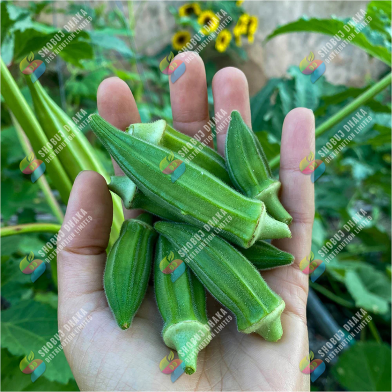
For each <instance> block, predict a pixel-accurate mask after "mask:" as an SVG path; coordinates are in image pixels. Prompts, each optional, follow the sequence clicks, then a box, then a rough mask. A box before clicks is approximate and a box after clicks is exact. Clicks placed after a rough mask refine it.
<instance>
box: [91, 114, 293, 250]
mask: <svg viewBox="0 0 392 392" xmlns="http://www.w3.org/2000/svg"><path fill="white" fill-rule="evenodd" d="M91 126H92V128H93V130H94V132H95V134H96V135H97V136H98V138H99V139H100V140H101V142H102V144H103V145H104V146H105V148H106V149H107V150H108V152H109V153H110V154H111V156H112V157H113V158H114V160H115V161H116V162H117V163H118V164H119V166H120V167H121V169H122V170H123V171H124V173H125V174H126V175H127V176H128V177H129V178H130V179H131V180H132V181H133V182H134V183H135V184H136V185H137V187H138V188H139V189H140V190H141V191H142V192H143V194H145V195H146V196H147V197H148V198H150V199H151V200H152V201H154V202H156V203H158V204H160V205H161V206H162V207H164V208H166V209H167V210H168V211H169V212H170V213H171V214H174V215H175V216H176V217H177V218H178V220H181V221H185V222H188V223H191V224H194V225H196V226H198V227H203V225H206V224H209V222H210V223H211V222H213V220H214V219H215V220H217V216H222V214H223V215H227V216H230V219H229V220H227V222H226V224H225V225H224V227H223V229H222V230H221V232H220V233H221V235H222V236H223V237H225V238H227V239H228V240H230V241H231V242H233V243H235V244H237V245H239V246H242V247H244V248H247V247H249V246H251V245H252V244H253V243H254V242H255V241H256V240H257V239H263V238H270V239H273V238H283V237H290V236H291V233H290V230H289V228H288V226H287V225H286V224H284V223H282V222H279V221H276V220H274V219H273V218H271V217H269V216H268V214H267V213H266V209H265V205H264V203H262V202H261V201H260V200H254V199H250V198H247V197H245V196H243V195H241V194H240V193H238V192H236V191H235V190H234V189H232V188H231V187H229V186H228V185H226V184H224V183H223V182H222V181H221V180H219V179H218V178H217V177H215V176H214V175H212V174H210V173H209V172H207V171H206V170H204V169H202V168H200V166H198V165H195V164H194V163H193V162H190V163H187V164H186V167H184V166H183V162H182V161H181V160H180V157H179V156H178V155H176V154H174V153H173V152H170V151H169V150H167V149H165V148H163V147H161V146H156V145H153V144H151V143H148V142H146V141H144V140H142V139H139V138H136V137H134V136H131V135H128V134H126V133H124V132H121V131H120V130H118V129H116V128H115V127H113V126H112V125H110V124H109V123H108V122H106V121H105V120H103V119H102V118H101V117H99V116H98V115H96V114H94V115H92V116H91ZM162 162H163V163H165V164H164V165H162ZM167 162H171V164H169V165H168V166H166V163H167ZM176 167H177V168H180V167H182V170H183V171H182V172H181V174H180V175H179V176H176V177H175V180H174V181H173V177H172V178H171V179H170V177H169V176H168V175H167V174H170V173H172V175H173V174H176V173H175V168H176Z"/></svg>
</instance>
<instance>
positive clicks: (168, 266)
mask: <svg viewBox="0 0 392 392" xmlns="http://www.w3.org/2000/svg"><path fill="white" fill-rule="evenodd" d="M173 259H174V253H173V252H170V253H169V256H167V257H165V258H164V259H162V261H161V262H160V263H159V268H160V270H161V271H162V272H163V273H164V274H171V281H172V282H175V281H176V280H177V279H178V278H179V277H180V276H181V275H182V274H183V273H184V272H185V264H184V262H183V261H182V260H180V259H176V260H173Z"/></svg>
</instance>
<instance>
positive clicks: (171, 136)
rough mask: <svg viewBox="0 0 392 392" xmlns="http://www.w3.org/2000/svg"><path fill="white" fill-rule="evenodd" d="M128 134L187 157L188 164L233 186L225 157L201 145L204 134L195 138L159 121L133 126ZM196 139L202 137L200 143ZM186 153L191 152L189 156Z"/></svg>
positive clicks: (163, 121) (128, 129)
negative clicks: (204, 170)
mask: <svg viewBox="0 0 392 392" xmlns="http://www.w3.org/2000/svg"><path fill="white" fill-rule="evenodd" d="M127 132H128V133H129V134H130V135H132V136H135V137H138V138H140V139H143V140H145V141H147V142H149V143H152V144H156V145H158V146H162V147H165V148H167V149H168V150H171V151H173V152H175V153H178V154H179V155H180V156H181V157H182V158H184V157H186V159H185V163H187V161H188V159H189V160H192V161H193V163H195V164H196V165H199V166H200V167H201V168H203V169H206V170H208V171H209V172H210V173H211V174H213V175H214V176H216V177H218V178H219V179H220V180H222V181H223V182H225V183H226V184H230V185H231V180H230V176H229V174H228V173H227V171H226V165H225V160H224V159H223V157H222V156H221V155H219V154H218V153H217V152H216V151H215V150H213V149H212V148H210V147H208V146H207V145H205V144H203V143H201V141H202V139H201V137H203V135H204V133H203V132H202V136H201V137H200V136H199V135H198V134H197V135H195V137H194V138H193V137H190V136H188V135H184V134H183V133H181V132H178V131H177V130H175V129H174V128H173V127H171V126H170V125H169V124H167V123H166V121H165V120H158V121H155V122H153V123H148V124H131V125H130V126H129V127H128V128H127ZM205 136H206V135H204V137H205ZM196 137H200V141H198V140H197V139H196ZM186 151H189V154H188V153H186Z"/></svg>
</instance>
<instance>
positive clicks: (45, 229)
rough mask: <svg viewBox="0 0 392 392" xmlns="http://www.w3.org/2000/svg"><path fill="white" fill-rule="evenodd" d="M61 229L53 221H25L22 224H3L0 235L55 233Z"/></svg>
mask: <svg viewBox="0 0 392 392" xmlns="http://www.w3.org/2000/svg"><path fill="white" fill-rule="evenodd" d="M60 229H61V226H60V225H57V224H55V223H26V224H24V225H15V226H5V227H2V228H1V229H0V237H8V236H10V235H17V234H27V233H54V234H57V233H58V232H59V230H60Z"/></svg>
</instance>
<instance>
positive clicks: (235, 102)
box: [212, 67, 252, 155]
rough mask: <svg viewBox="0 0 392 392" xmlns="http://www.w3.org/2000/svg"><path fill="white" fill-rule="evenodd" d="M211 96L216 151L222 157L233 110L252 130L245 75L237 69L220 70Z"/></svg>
mask: <svg viewBox="0 0 392 392" xmlns="http://www.w3.org/2000/svg"><path fill="white" fill-rule="evenodd" d="M212 94H213V96H214V109H215V120H216V137H217V142H218V151H219V153H220V154H221V155H224V151H225V141H226V134H227V129H228V126H229V122H230V118H229V116H230V113H231V112H232V111H233V110H238V111H239V112H240V114H241V116H242V118H243V119H244V121H245V123H246V124H247V125H248V127H249V128H250V129H252V121H251V116H250V101H249V87H248V81H247V80H246V76H245V74H244V73H243V72H242V71H240V70H239V69H238V68H233V67H227V68H223V69H221V70H220V71H219V72H217V73H216V74H215V76H214V79H213V80H212ZM223 111H224V112H223ZM218 113H219V114H220V115H218ZM224 113H226V114H224ZM222 114H223V116H222Z"/></svg>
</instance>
